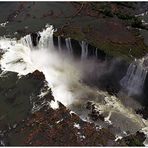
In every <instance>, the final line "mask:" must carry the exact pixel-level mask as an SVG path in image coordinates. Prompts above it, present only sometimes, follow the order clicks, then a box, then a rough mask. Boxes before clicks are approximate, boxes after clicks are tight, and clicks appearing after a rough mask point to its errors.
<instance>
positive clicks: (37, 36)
mask: <svg viewBox="0 0 148 148" xmlns="http://www.w3.org/2000/svg"><path fill="white" fill-rule="evenodd" d="M40 38H41V36H40V34H39V33H31V40H32V44H33V46H37V44H38V42H39V40H40Z"/></svg>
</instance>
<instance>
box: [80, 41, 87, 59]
mask: <svg viewBox="0 0 148 148" xmlns="http://www.w3.org/2000/svg"><path fill="white" fill-rule="evenodd" d="M80 45H81V51H82V52H81V59H82V60H84V59H86V58H87V56H88V43H87V42H85V41H82V43H80Z"/></svg>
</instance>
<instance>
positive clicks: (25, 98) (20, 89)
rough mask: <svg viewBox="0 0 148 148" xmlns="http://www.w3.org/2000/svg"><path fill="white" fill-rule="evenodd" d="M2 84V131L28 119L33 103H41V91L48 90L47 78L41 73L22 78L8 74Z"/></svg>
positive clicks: (0, 111)
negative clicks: (39, 97)
mask: <svg viewBox="0 0 148 148" xmlns="http://www.w3.org/2000/svg"><path fill="white" fill-rule="evenodd" d="M0 84H1V85H0V98H1V99H0V130H2V129H3V127H7V126H8V125H11V124H14V123H15V122H18V121H21V120H22V119H24V118H25V117H27V116H28V114H30V111H31V109H32V107H33V102H37V101H39V99H38V97H37V96H38V95H39V94H40V92H41V89H43V88H44V89H45V90H46V89H47V88H46V86H45V85H46V82H45V77H44V75H43V73H41V72H39V71H35V72H34V73H30V74H28V75H26V76H22V77H21V78H18V76H17V73H14V72H7V73H6V74H5V75H3V77H2V78H0Z"/></svg>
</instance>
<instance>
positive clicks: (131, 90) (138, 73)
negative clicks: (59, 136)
mask: <svg viewBox="0 0 148 148" xmlns="http://www.w3.org/2000/svg"><path fill="white" fill-rule="evenodd" d="M144 61H145V58H142V59H140V60H135V61H134V62H133V63H131V64H130V66H129V68H128V70H127V73H126V75H125V76H124V77H123V78H122V80H121V81H120V84H121V86H122V87H123V88H124V89H126V90H127V91H128V95H129V96H130V95H133V94H137V95H138V94H141V93H142V91H143V86H144V82H145V78H146V75H147V69H146V67H145V64H144Z"/></svg>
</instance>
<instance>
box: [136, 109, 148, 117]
mask: <svg viewBox="0 0 148 148" xmlns="http://www.w3.org/2000/svg"><path fill="white" fill-rule="evenodd" d="M136 113H137V114H140V115H142V116H143V118H144V119H146V120H147V119H148V107H144V108H142V109H139V110H137V111H136Z"/></svg>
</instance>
